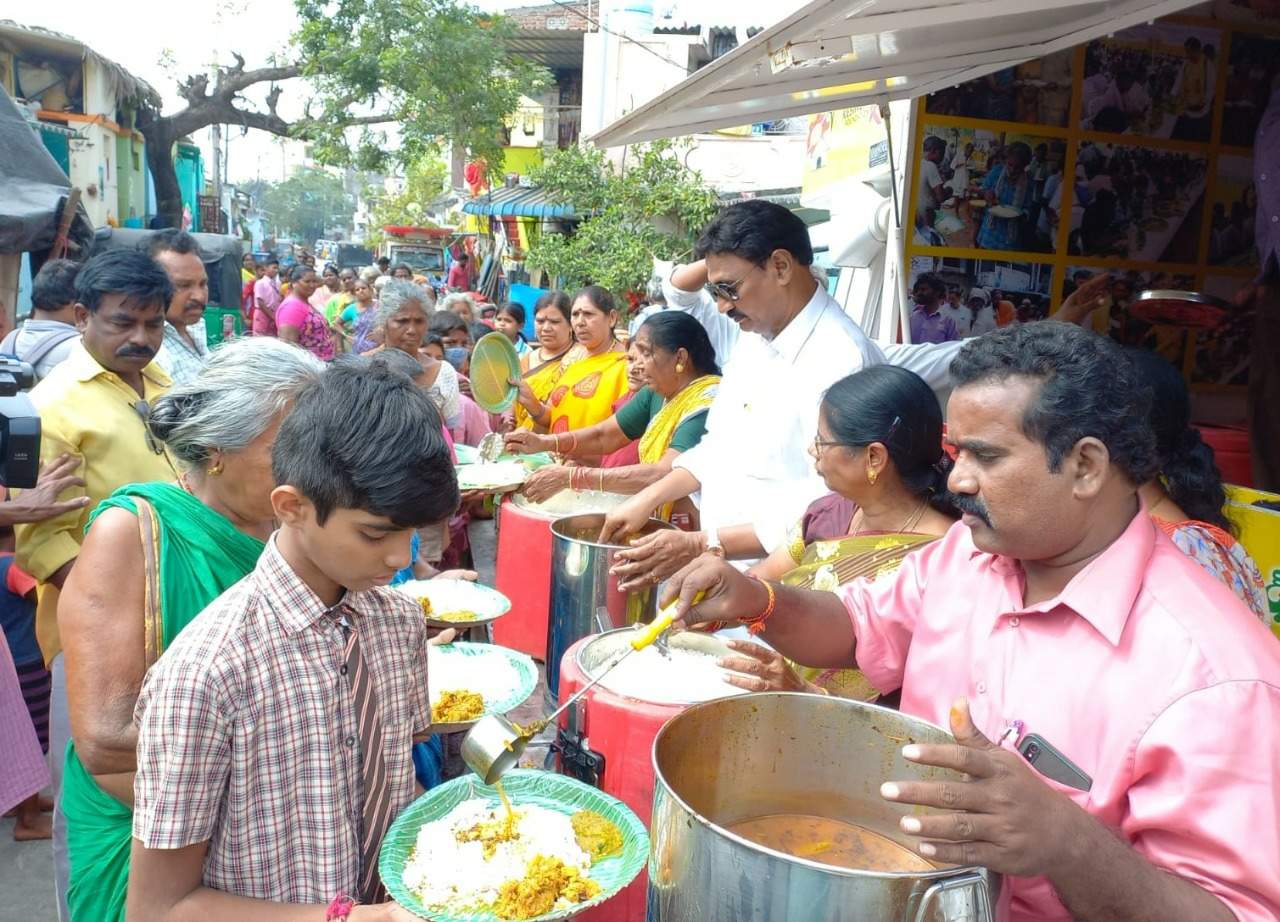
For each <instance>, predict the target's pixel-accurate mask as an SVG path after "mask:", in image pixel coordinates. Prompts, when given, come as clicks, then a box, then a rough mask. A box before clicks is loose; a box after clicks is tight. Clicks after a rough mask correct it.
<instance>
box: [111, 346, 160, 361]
mask: <svg viewBox="0 0 1280 922" xmlns="http://www.w3.org/2000/svg"><path fill="white" fill-rule="evenodd" d="M155 354H156V350H154V349H152V348H151V347H150V346H121V347H120V348H119V349H117V350H116V355H118V356H120V358H122V359H134V358H137V359H149V358H152V357H153V356H154V355H155Z"/></svg>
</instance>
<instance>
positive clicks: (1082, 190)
mask: <svg viewBox="0 0 1280 922" xmlns="http://www.w3.org/2000/svg"><path fill="white" fill-rule="evenodd" d="M1237 6H1240V3H1238V2H1235V0H1225V2H1223V3H1220V4H1219V6H1218V8H1217V18H1190V17H1171V18H1167V19H1163V20H1157V21H1155V22H1153V23H1150V24H1147V25H1142V26H1137V27H1135V28H1132V29H1128V30H1126V31H1123V32H1117V33H1115V34H1113V35H1111V36H1108V37H1106V38H1101V39H1098V40H1096V41H1093V42H1090V43H1089V44H1087V45H1084V46H1080V47H1076V48H1073V49H1070V50H1067V51H1063V52H1059V53H1056V54H1053V55H1050V56H1048V57H1045V58H1041V59H1037V60H1034V61H1030V62H1027V63H1026V64H1021V65H1018V66H1017V67H1010V68H1006V69H1005V70H1002V71H999V72H997V73H994V74H991V75H988V76H986V77H982V78H979V79H977V80H974V81H970V82H969V83H965V84H961V85H959V86H956V87H953V88H950V89H947V90H944V91H940V92H937V93H934V94H932V95H930V96H928V97H926V98H924V99H923V100H920V101H918V102H917V103H916V113H915V114H916V117H915V119H914V125H915V129H914V135H913V138H912V183H911V189H910V190H909V198H908V202H909V207H908V210H907V211H906V212H905V214H904V219H905V218H907V217H910V218H911V219H912V223H913V230H912V232H911V233H910V234H909V235H908V236H907V252H906V259H907V264H908V272H909V276H910V278H909V282H908V286H909V288H914V285H915V282H916V280H917V279H918V278H919V277H920V276H921V275H923V274H924V273H930V272H931V273H934V274H935V275H936V276H938V278H940V279H941V281H942V282H943V283H944V284H945V285H946V286H947V291H948V300H949V301H950V302H951V304H952V305H953V306H955V307H964V308H967V309H968V310H969V311H970V312H971V314H972V322H970V323H967V324H957V327H958V328H959V329H960V332H961V334H962V335H964V334H966V333H967V334H968V335H975V334H976V333H980V332H982V331H983V330H984V329H986V328H988V327H989V325H990V324H991V323H992V322H995V321H997V320H999V321H1001V322H1003V321H1005V320H1007V318H1009V317H1010V316H1012V317H1016V318H1017V319H1019V320H1022V321H1030V320H1036V319H1043V318H1045V317H1048V316H1050V315H1051V314H1052V313H1053V312H1054V311H1055V310H1056V309H1057V308H1058V306H1059V305H1060V304H1061V303H1062V300H1063V299H1064V298H1065V297H1066V296H1067V295H1069V294H1070V293H1071V292H1072V291H1074V290H1075V288H1076V287H1077V286H1078V285H1079V284H1081V283H1082V282H1084V281H1086V280H1088V279H1089V278H1092V277H1094V276H1095V275H1097V274H1099V273H1106V274H1107V275H1109V276H1110V277H1111V280H1112V281H1111V286H1110V294H1111V302H1112V303H1111V306H1110V308H1109V309H1107V310H1105V311H1103V310H1099V311H1095V312H1094V315H1093V317H1092V318H1091V321H1090V322H1091V324H1092V325H1093V327H1094V328H1095V329H1097V330H1099V331H1100V332H1106V333H1108V334H1109V335H1110V336H1112V337H1113V338H1114V339H1116V340H1117V341H1119V342H1121V343H1124V344H1126V345H1137V346H1145V347H1148V348H1153V349H1156V350H1158V351H1159V352H1160V353H1161V354H1163V355H1165V356H1166V357H1167V358H1169V359H1170V360H1171V361H1172V362H1174V363H1175V364H1176V365H1178V366H1179V367H1180V368H1182V369H1183V371H1184V373H1185V374H1186V376H1187V379H1188V381H1189V382H1190V384H1191V385H1192V387H1194V388H1197V389H1202V390H1203V389H1234V388H1240V387H1242V386H1244V385H1246V384H1247V373H1248V363H1249V336H1250V331H1251V330H1252V327H1253V317H1252V315H1251V314H1250V313H1249V312H1247V311H1245V310H1242V309H1238V308H1233V309H1232V310H1231V311H1230V312H1228V314H1227V317H1226V319H1225V320H1224V321H1223V322H1222V323H1221V324H1220V325H1218V326H1217V327H1215V328H1214V329H1211V330H1203V329H1184V328H1181V327H1177V326H1170V325H1166V324H1153V323H1150V322H1148V321H1147V320H1145V319H1144V318H1143V317H1141V316H1139V313H1140V312H1134V311H1131V310H1130V306H1131V304H1132V301H1133V298H1134V296H1135V295H1136V294H1137V293H1138V292H1140V291H1143V290H1144V289H1148V288H1162V289H1179V290H1189V291H1199V292H1203V293H1206V294H1210V295H1215V296H1217V297H1219V298H1223V299H1226V300H1228V301H1230V300H1231V299H1233V298H1234V297H1235V295H1236V294H1237V292H1238V291H1239V290H1240V289H1241V288H1243V287H1244V286H1246V285H1247V284H1248V283H1249V282H1250V281H1251V280H1252V279H1253V278H1255V277H1256V275H1257V273H1258V266H1257V251H1256V247H1255V240H1254V236H1255V232H1254V222H1255V218H1256V212H1257V201H1258V198H1257V194H1256V191H1255V188H1254V181H1255V179H1254V170H1253V145H1254V136H1255V134H1256V132H1257V129H1258V123H1259V121H1260V119H1261V117H1262V113H1263V111H1264V110H1265V109H1266V107H1267V103H1268V101H1269V99H1270V97H1271V93H1272V89H1273V86H1280V21H1274V20H1264V19H1258V18H1256V17H1253V18H1248V19H1245V20H1244V21H1243V22H1242V21H1240V20H1241V11H1237V10H1236V9H1235V7H1237ZM971 295H972V297H971Z"/></svg>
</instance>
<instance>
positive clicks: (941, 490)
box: [721, 365, 958, 699]
mask: <svg viewBox="0 0 1280 922" xmlns="http://www.w3.org/2000/svg"><path fill="white" fill-rule="evenodd" d="M809 453H810V455H811V456H812V457H813V459H814V466H815V467H816V469H817V471H818V473H819V474H820V475H821V476H822V479H823V480H824V481H825V482H826V484H827V486H828V487H829V488H830V489H831V491H832V492H831V493H829V494H827V495H826V496H824V497H822V498H821V499H818V500H815V501H814V502H813V503H812V504H811V505H810V506H809V508H808V509H807V510H806V511H805V514H804V516H803V517H802V518H801V519H800V520H799V521H798V522H796V524H795V525H794V526H793V527H792V529H791V532H790V534H789V535H788V537H787V541H786V543H785V544H783V545H782V546H781V547H778V548H776V549H775V550H774V551H773V553H772V554H770V555H769V556H768V557H767V558H766V559H765V560H763V561H761V562H760V563H758V564H756V565H755V566H754V567H752V568H751V569H750V570H749V571H748V572H749V573H752V574H754V575H756V576H759V577H760V578H762V579H769V580H780V581H781V582H783V583H785V584H786V585H789V586H798V587H801V588H804V589H822V590H831V589H835V588H836V587H837V586H840V585H843V584H844V583H847V582H849V581H851V580H854V579H857V578H859V577H866V578H870V579H878V578H880V577H882V576H883V575H884V574H886V573H892V572H893V571H894V570H896V569H897V568H898V565H899V564H900V563H902V560H903V558H905V557H906V555H907V554H909V553H910V552H911V551H913V550H915V549H917V548H919V547H922V546H923V545H925V544H928V543H929V542H930V541H935V540H937V539H938V538H940V537H941V536H942V535H943V534H945V533H946V531H947V529H949V528H950V527H951V526H952V524H953V523H954V522H955V520H956V518H958V512H957V510H956V509H955V508H954V506H952V503H951V494H950V493H949V492H948V491H947V474H948V472H949V471H950V469H951V460H950V458H949V457H948V456H947V455H946V453H945V452H944V451H943V448H942V411H941V409H940V408H939V406H938V402H937V400H935V399H934V397H933V392H932V391H931V390H930V389H929V385H927V384H925V382H924V380H923V379H922V378H920V376H918V375H916V374H915V373H913V372H910V371H907V370H906V369H905V368H898V367H897V366H894V365H876V366H874V367H872V368H867V369H865V370H863V371H859V372H857V373H855V374H852V375H849V376H848V377H846V378H841V379H840V380H839V381H837V382H836V383H835V384H833V385H831V389H830V390H828V391H827V393H826V396H825V397H824V398H823V400H822V407H821V410H820V412H819V415H818V434H817V436H816V438H815V439H814V441H813V444H812V445H811V446H810V448H809ZM728 643H729V645H730V646H731V647H732V648H733V649H734V650H735V651H736V653H737V654H738V655H736V656H731V657H726V658H725V659H723V660H721V665H722V666H724V667H725V668H727V669H730V670H732V671H733V672H735V673H736V674H735V675H732V676H730V677H729V681H730V682H732V683H733V684H734V685H737V686H739V687H741V688H745V689H747V690H748V691H766V690H771V691H810V692H813V691H816V692H821V693H824V694H832V695H837V696H839V697H844V698H862V699H871V698H874V697H875V696H876V691H875V689H874V688H873V687H872V686H871V684H870V683H869V682H867V681H866V679H865V678H863V676H862V674H861V673H860V672H858V671H857V670H856V669H840V670H833V669H828V670H822V669H809V668H806V667H804V666H796V665H794V664H791V663H789V662H788V661H787V660H785V659H784V658H783V657H782V656H781V655H780V654H778V653H776V652H774V651H773V650H771V649H769V648H768V647H764V646H761V645H760V644H756V643H751V642H750V641H739V640H731V641H728Z"/></svg>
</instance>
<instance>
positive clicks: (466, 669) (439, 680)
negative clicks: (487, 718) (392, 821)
mask: <svg viewBox="0 0 1280 922" xmlns="http://www.w3.org/2000/svg"><path fill="white" fill-rule="evenodd" d="M519 684H520V674H519V673H518V672H517V671H516V667H515V666H513V665H512V664H511V660H509V659H507V658H506V657H505V656H503V655H502V654H500V653H494V654H489V655H485V654H482V655H479V656H464V655H461V654H457V653H454V654H449V653H445V652H442V650H441V648H439V647H427V686H428V687H429V688H430V690H431V703H432V704H433V705H434V704H435V703H436V702H437V701H439V700H440V696H441V695H442V694H444V693H445V692H446V691H473V692H479V693H480V694H481V695H483V696H484V703H485V712H486V713H488V712H489V710H490V706H491V705H492V704H494V703H495V702H498V701H501V700H502V699H503V698H506V697H507V696H508V695H510V694H511V692H512V691H513V690H514V689H515V688H517V687H518V686H519Z"/></svg>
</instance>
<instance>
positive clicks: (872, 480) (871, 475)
mask: <svg viewBox="0 0 1280 922" xmlns="http://www.w3.org/2000/svg"><path fill="white" fill-rule="evenodd" d="M867 483H869V484H871V485H872V486H873V487H874V486H875V485H876V472H875V471H867Z"/></svg>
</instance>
